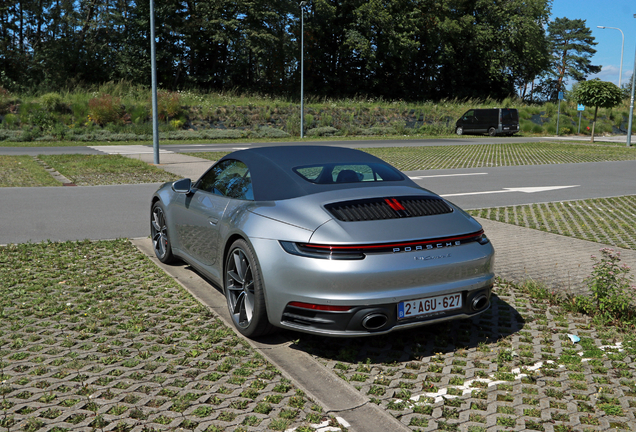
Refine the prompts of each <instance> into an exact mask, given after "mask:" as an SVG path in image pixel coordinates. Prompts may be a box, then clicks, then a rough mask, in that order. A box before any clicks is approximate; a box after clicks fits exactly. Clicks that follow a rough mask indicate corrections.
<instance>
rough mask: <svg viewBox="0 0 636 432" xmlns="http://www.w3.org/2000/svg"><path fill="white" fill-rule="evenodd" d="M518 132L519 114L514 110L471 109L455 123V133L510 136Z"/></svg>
mask: <svg viewBox="0 0 636 432" xmlns="http://www.w3.org/2000/svg"><path fill="white" fill-rule="evenodd" d="M517 132H519V112H518V111H517V110H516V109H514V108H488V109H471V110H468V111H466V112H465V113H464V115H462V116H461V118H460V119H459V120H457V123H455V133H457V135H463V134H465V133H488V135H490V136H495V135H512V134H514V133H517Z"/></svg>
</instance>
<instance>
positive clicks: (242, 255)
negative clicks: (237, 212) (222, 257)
mask: <svg viewBox="0 0 636 432" xmlns="http://www.w3.org/2000/svg"><path fill="white" fill-rule="evenodd" d="M224 288H225V298H226V299H227V307H228V310H229V312H230V316H231V317H232V323H233V324H234V327H236V329H237V330H238V331H239V332H240V333H241V334H242V335H243V336H246V337H248V338H255V337H258V336H263V335H266V334H268V333H271V332H273V331H274V326H272V325H271V324H270V323H269V320H268V319H267V308H266V306H265V293H264V292H263V283H262V281H261V271H260V268H259V266H258V263H257V261H256V256H255V254H254V252H253V251H252V248H251V247H250V246H249V245H248V244H247V242H246V241H245V240H237V241H235V242H234V243H232V246H231V247H230V253H229V254H228V255H227V259H226V261H225V282H224Z"/></svg>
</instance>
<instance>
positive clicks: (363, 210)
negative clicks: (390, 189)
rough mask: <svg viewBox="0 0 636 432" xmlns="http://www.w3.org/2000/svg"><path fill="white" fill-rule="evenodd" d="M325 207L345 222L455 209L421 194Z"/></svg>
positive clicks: (444, 202) (370, 199)
mask: <svg viewBox="0 0 636 432" xmlns="http://www.w3.org/2000/svg"><path fill="white" fill-rule="evenodd" d="M325 208H326V209H327V210H328V211H329V212H330V213H331V214H332V215H333V216H334V217H335V218H336V219H338V220H341V221H343V222H359V221H372V220H382V219H398V218H404V217H418V216H432V215H439V214H445V213H451V212H452V211H453V208H452V207H450V206H449V205H448V204H447V203H446V201H444V200H443V199H441V198H435V197H421V196H408V197H396V198H369V199H362V200H353V201H342V202H338V203H332V204H327V205H325Z"/></svg>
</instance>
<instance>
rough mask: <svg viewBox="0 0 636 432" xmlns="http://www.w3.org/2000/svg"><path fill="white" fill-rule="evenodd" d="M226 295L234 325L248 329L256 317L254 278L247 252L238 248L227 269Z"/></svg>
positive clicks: (229, 260)
mask: <svg viewBox="0 0 636 432" xmlns="http://www.w3.org/2000/svg"><path fill="white" fill-rule="evenodd" d="M225 289H226V295H227V299H228V306H229V309H230V313H231V314H232V319H233V320H234V323H235V324H236V325H237V326H238V327H241V328H246V327H248V326H249V325H250V323H251V322H252V317H253V316H254V300H255V299H254V276H253V273H252V265H251V263H250V261H249V260H248V258H247V256H246V255H245V252H244V251H243V250H242V249H241V248H236V249H234V250H233V251H232V253H231V254H230V257H229V259H228V262H227V269H226V285H225Z"/></svg>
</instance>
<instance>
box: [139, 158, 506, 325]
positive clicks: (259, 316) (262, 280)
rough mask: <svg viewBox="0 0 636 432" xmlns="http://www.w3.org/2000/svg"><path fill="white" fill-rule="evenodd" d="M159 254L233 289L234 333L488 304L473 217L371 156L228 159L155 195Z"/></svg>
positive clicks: (421, 315)
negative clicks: (197, 177)
mask: <svg viewBox="0 0 636 432" xmlns="http://www.w3.org/2000/svg"><path fill="white" fill-rule="evenodd" d="M150 216H151V235H152V241H153V245H154V250H155V253H156V255H157V257H158V258H159V260H161V261H163V262H170V261H173V260H175V259H182V260H184V261H186V262H187V263H188V264H190V265H191V266H193V267H194V268H196V269H197V270H198V271H200V272H201V273H202V274H204V275H205V276H206V277H207V278H208V279H209V280H210V281H211V282H212V283H213V284H214V285H216V286H218V288H219V289H221V290H222V292H223V293H224V294H225V296H226V299H227V305H228V309H229V312H230V314H231V316H232V319H233V322H234V325H235V326H236V328H237V329H238V330H239V331H240V332H241V333H243V334H244V335H246V336H248V337H257V336H260V335H263V334H266V333H269V332H271V331H273V330H275V329H276V328H287V329H292V330H298V331H302V332H308V333H315V334H323V335H329V336H364V335H372V334H380V333H386V332H389V331H392V330H396V329H406V328H410V327H416V326H421V325H424V324H429V323H433V322H439V321H445V320H449V319H461V318H467V317H470V316H473V315H475V314H479V313H481V312H484V311H485V310H486V309H487V308H488V307H489V304H490V293H491V288H492V285H493V281H494V274H493V265H494V250H493V247H492V245H491V243H490V242H489V240H488V238H487V237H486V236H485V234H484V232H483V230H482V227H481V226H480V225H479V223H478V222H477V221H475V220H474V219H473V218H472V217H470V216H469V215H468V214H466V213H465V212H464V211H462V210H461V209H459V208H458V207H456V206H455V205H454V204H452V203H450V202H448V201H446V200H444V199H443V198H441V197H439V196H438V195H436V194H434V193H432V192H431V191H428V190H426V189H422V188H421V187H419V186H418V185H417V184H415V183H414V182H413V181H412V180H410V179H409V178H408V177H407V176H405V175H404V174H403V173H401V172H400V171H398V170H397V169H395V168H393V167H392V166H390V165H389V164H387V163H386V162H384V161H382V160H381V159H378V158H376V157H374V156H371V155H369V154H367V153H364V152H361V151H358V150H352V149H345V148H338V147H327V146H320V147H319V146H281V147H265V148H254V149H249V150H241V151H237V152H234V153H231V154H229V155H227V156H225V157H223V158H222V159H221V160H219V161H218V162H217V163H215V164H214V165H213V166H212V167H211V168H210V169H209V170H208V171H207V172H206V173H205V174H203V176H202V177H201V178H200V179H198V180H197V181H195V182H192V181H191V180H190V179H183V180H179V181H177V182H174V183H172V184H170V183H166V184H165V185H163V186H162V187H161V188H159V190H157V191H156V192H155V194H154V195H153V196H152V202H151V210H150Z"/></svg>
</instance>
